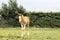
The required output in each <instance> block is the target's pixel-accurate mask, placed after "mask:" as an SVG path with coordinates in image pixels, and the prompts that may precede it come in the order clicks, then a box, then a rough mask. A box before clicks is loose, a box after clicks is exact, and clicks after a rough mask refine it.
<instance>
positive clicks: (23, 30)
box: [21, 25, 25, 37]
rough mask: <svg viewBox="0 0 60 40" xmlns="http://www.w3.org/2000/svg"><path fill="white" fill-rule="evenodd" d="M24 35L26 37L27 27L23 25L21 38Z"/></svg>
mask: <svg viewBox="0 0 60 40" xmlns="http://www.w3.org/2000/svg"><path fill="white" fill-rule="evenodd" d="M24 35H25V25H22V34H21V36H22V37H24Z"/></svg>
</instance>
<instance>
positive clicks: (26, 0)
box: [0, 0, 60, 12]
mask: <svg viewBox="0 0 60 40" xmlns="http://www.w3.org/2000/svg"><path fill="white" fill-rule="evenodd" d="M8 1H9V0H0V8H1V7H2V3H6V4H7V5H8ZM17 3H18V6H19V5H23V6H24V8H25V9H26V10H28V11H38V12H39V11H43V12H51V11H53V12H60V0H17Z"/></svg>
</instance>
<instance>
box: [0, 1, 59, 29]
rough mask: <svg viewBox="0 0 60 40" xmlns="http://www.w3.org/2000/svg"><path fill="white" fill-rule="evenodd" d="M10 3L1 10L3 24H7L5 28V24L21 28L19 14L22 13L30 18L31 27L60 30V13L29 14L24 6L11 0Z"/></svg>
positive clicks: (3, 5)
mask: <svg viewBox="0 0 60 40" xmlns="http://www.w3.org/2000/svg"><path fill="white" fill-rule="evenodd" d="M8 3H9V5H7V4H5V3H3V4H2V8H1V9H0V14H1V15H2V18H3V19H4V20H3V19H2V22H5V23H3V25H4V26H5V24H7V25H8V26H13V27H15V26H19V25H20V24H19V22H18V21H19V20H18V16H17V14H18V13H22V14H24V16H29V17H30V20H31V22H30V26H36V27H52V28H53V27H58V28H60V12H46V13H44V12H27V11H26V10H25V8H24V7H23V6H22V5H20V6H19V7H18V5H17V2H16V0H15V1H13V0H9V2H8ZM0 23H1V22H0ZM1 24H2V23H1Z"/></svg>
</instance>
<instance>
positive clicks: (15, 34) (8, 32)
mask: <svg viewBox="0 0 60 40" xmlns="http://www.w3.org/2000/svg"><path fill="white" fill-rule="evenodd" d="M26 30H27V29H26ZM20 35H21V29H20V28H0V40H60V28H30V35H29V36H28V35H27V34H26V35H25V37H24V38H21V36H20Z"/></svg>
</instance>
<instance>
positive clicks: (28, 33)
mask: <svg viewBox="0 0 60 40" xmlns="http://www.w3.org/2000/svg"><path fill="white" fill-rule="evenodd" d="M27 26H28V33H27V35H29V23H28V24H27Z"/></svg>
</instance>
